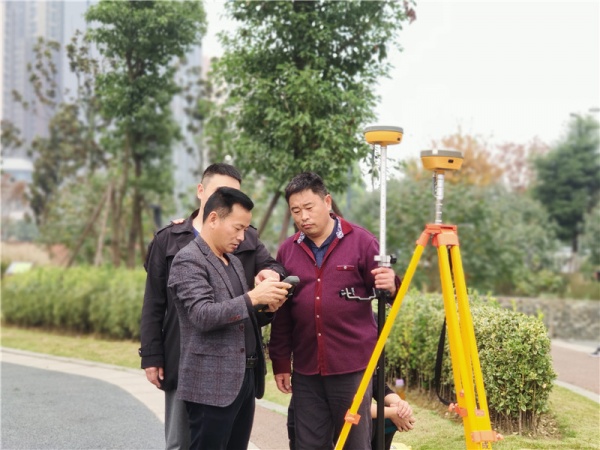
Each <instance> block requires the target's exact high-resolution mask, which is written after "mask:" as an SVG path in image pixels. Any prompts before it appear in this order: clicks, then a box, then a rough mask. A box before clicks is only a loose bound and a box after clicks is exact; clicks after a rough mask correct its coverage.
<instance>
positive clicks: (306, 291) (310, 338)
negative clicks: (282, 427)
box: [269, 172, 400, 450]
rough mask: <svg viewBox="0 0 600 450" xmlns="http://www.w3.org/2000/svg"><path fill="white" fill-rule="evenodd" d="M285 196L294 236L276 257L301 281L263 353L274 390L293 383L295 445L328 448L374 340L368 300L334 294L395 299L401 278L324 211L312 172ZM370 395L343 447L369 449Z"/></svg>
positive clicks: (371, 239)
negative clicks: (378, 293) (383, 294)
mask: <svg viewBox="0 0 600 450" xmlns="http://www.w3.org/2000/svg"><path fill="white" fill-rule="evenodd" d="M285 197H286V200H287V202H288V206H289V208H290V212H291V214H292V218H293V219H294V222H295V223H296V226H297V227H298V230H299V231H298V232H297V233H296V234H294V235H293V236H291V237H290V238H288V239H287V240H286V241H285V242H284V243H283V244H282V245H281V247H280V249H279V252H278V254H277V260H278V261H279V262H280V263H281V264H282V265H283V266H284V267H285V269H286V271H287V272H288V273H289V274H292V275H297V276H298V277H299V278H300V283H299V284H298V286H297V287H296V290H295V292H294V296H293V297H292V299H290V300H289V301H287V302H286V303H285V304H284V305H283V306H282V308H281V309H279V310H278V312H277V313H276V314H275V318H274V320H273V323H272V328H271V339H270V343H269V356H270V358H271V360H272V362H273V372H274V374H275V381H276V383H277V387H278V389H279V390H280V391H281V392H284V393H291V392H292V384H293V389H294V410H295V431H296V448H297V449H298V450H302V449H310V450H316V449H330V448H331V447H332V442H335V441H336V440H337V436H338V435H339V433H340V431H341V429H342V427H343V425H344V416H345V415H346V412H347V411H348V409H349V408H350V405H351V403H352V400H353V398H354V395H355V394H356V390H357V388H358V385H359V383H360V381H361V379H362V377H363V373H364V370H365V369H366V367H367V364H368V362H369V359H370V357H371V354H372V352H373V349H374V347H375V343H376V342H377V325H376V323H375V319H374V317H373V312H372V309H371V302H368V301H360V302H356V301H348V300H346V299H345V298H343V297H341V296H340V291H341V290H343V289H346V288H354V292H355V295H357V296H359V297H362V298H365V297H369V296H371V295H373V289H382V290H387V291H389V292H390V293H391V294H392V295H394V294H395V292H396V290H397V288H398V286H399V285H400V280H399V278H398V277H396V276H395V274H394V272H393V270H392V269H391V268H388V267H378V266H377V262H376V261H375V256H377V255H379V243H378V242H377V239H376V238H375V236H373V234H371V233H370V232H368V231H367V230H365V229H364V228H361V227H359V226H357V225H354V224H351V223H349V222H347V221H345V220H344V219H343V218H341V217H337V216H335V215H333V214H331V213H330V210H331V202H332V200H331V195H329V193H328V192H327V188H326V187H325V184H324V183H323V180H322V179H321V178H320V177H319V176H318V175H317V174H315V173H312V172H304V173H301V174H299V175H297V176H295V177H294V178H293V179H292V180H291V181H290V183H289V184H288V185H287V187H286V190H285ZM292 359H293V373H294V376H293V379H292V377H291V373H292ZM292 381H293V383H292ZM371 398H372V393H371V387H369V388H368V389H367V392H366V393H365V396H364V399H363V402H362V404H361V406H360V408H359V410H358V414H360V415H361V420H360V421H359V423H358V424H357V425H355V426H353V427H352V431H351V432H350V435H349V437H348V440H347V448H352V449H368V448H370V446H371V413H370V404H371Z"/></svg>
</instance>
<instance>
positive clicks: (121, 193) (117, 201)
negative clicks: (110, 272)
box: [111, 130, 131, 267]
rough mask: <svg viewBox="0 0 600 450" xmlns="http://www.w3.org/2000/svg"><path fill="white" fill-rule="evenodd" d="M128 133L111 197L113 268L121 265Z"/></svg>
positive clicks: (128, 146)
mask: <svg viewBox="0 0 600 450" xmlns="http://www.w3.org/2000/svg"><path fill="white" fill-rule="evenodd" d="M130 133H131V132H130V131H129V130H127V131H126V132H125V143H124V145H123V156H122V159H121V168H120V169H121V176H120V179H119V183H118V186H117V189H115V190H114V196H113V204H112V211H113V220H112V239H113V241H112V246H111V247H112V260H113V265H114V266H115V267H119V266H120V265H121V227H122V219H123V201H124V199H125V193H126V192H127V183H128V181H129V164H130V155H131V136H130Z"/></svg>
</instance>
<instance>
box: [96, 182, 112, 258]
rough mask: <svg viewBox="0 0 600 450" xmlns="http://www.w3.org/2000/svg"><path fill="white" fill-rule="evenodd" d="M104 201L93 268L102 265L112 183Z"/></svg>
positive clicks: (109, 184)
mask: <svg viewBox="0 0 600 450" xmlns="http://www.w3.org/2000/svg"><path fill="white" fill-rule="evenodd" d="M105 195H106V200H105V202H104V203H105V206H104V211H102V219H101V220H100V231H99V232H98V241H97V244H96V255H95V256H94V266H95V267H98V266H100V265H102V262H103V258H102V253H103V252H104V238H105V236H106V223H107V222H108V210H109V209H110V204H111V202H110V198H111V196H112V183H108V187H107V191H106V194H105Z"/></svg>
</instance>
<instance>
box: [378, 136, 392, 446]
mask: <svg viewBox="0 0 600 450" xmlns="http://www.w3.org/2000/svg"><path fill="white" fill-rule="evenodd" d="M380 150H381V155H380V157H381V159H380V164H379V166H380V173H379V180H380V188H379V190H380V197H379V267H391V264H390V260H389V258H388V256H387V253H386V250H387V246H386V224H387V222H386V215H387V145H382V146H380ZM386 294H387V293H386V292H383V291H381V292H377V332H378V336H379V335H380V334H381V330H383V326H384V325H385V302H386V298H387V295H386ZM384 398H385V347H383V348H382V350H381V355H380V356H379V363H378V366H377V441H376V442H377V450H384V449H385V404H384Z"/></svg>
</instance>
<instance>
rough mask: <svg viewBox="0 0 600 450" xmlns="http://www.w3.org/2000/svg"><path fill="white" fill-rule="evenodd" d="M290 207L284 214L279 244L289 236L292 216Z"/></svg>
mask: <svg viewBox="0 0 600 450" xmlns="http://www.w3.org/2000/svg"><path fill="white" fill-rule="evenodd" d="M291 216H292V215H291V213H290V209H289V208H286V209H285V213H284V214H283V223H282V224H281V232H280V233H279V242H278V245H281V244H282V243H283V241H285V239H286V238H287V237H288V232H287V230H288V228H289V227H290V217H291Z"/></svg>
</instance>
